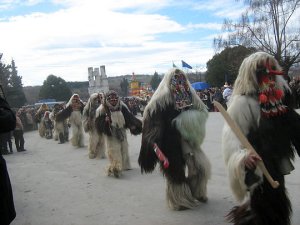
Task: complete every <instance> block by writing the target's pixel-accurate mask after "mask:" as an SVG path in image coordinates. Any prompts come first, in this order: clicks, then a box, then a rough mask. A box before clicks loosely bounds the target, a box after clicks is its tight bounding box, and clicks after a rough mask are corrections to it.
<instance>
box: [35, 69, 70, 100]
mask: <svg viewBox="0 0 300 225" xmlns="http://www.w3.org/2000/svg"><path fill="white" fill-rule="evenodd" d="M71 96H72V92H71V89H70V88H69V87H68V85H67V83H66V81H65V80H64V79H62V78H60V77H57V76H54V75H49V76H48V77H47V79H46V80H45V81H44V83H43V85H42V87H41V89H40V93H39V98H40V99H45V98H53V99H56V101H68V100H69V99H70V97H71Z"/></svg>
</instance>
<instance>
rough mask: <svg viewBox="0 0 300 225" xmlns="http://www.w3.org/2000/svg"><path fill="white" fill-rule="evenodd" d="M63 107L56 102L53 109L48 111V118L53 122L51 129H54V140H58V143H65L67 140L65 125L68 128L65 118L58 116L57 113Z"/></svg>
mask: <svg viewBox="0 0 300 225" xmlns="http://www.w3.org/2000/svg"><path fill="white" fill-rule="evenodd" d="M63 109H64V107H63V105H62V104H59V103H56V104H55V105H54V106H53V111H52V112H51V113H50V119H51V121H52V123H53V129H54V134H53V136H54V140H56V141H57V140H59V144H63V143H65V141H67V132H66V127H67V129H68V125H67V119H64V118H59V117H58V116H57V114H58V113H59V112H60V111H62V110H63Z"/></svg>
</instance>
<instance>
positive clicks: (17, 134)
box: [14, 111, 26, 152]
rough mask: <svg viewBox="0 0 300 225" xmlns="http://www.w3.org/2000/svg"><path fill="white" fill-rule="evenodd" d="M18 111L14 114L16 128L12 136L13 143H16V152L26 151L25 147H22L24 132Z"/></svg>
mask: <svg viewBox="0 0 300 225" xmlns="http://www.w3.org/2000/svg"><path fill="white" fill-rule="evenodd" d="M19 116H20V111H18V112H17V114H16V128H15V130H14V138H15V144H16V148H17V151H18V152H23V151H26V149H24V143H25V140H24V136H23V134H24V132H23V124H22V121H21V119H20V117H19Z"/></svg>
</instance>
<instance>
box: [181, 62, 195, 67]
mask: <svg viewBox="0 0 300 225" xmlns="http://www.w3.org/2000/svg"><path fill="white" fill-rule="evenodd" d="M181 62H182V67H186V68H189V69H193V67H191V66H190V65H189V64H187V63H186V62H185V61H183V60H181Z"/></svg>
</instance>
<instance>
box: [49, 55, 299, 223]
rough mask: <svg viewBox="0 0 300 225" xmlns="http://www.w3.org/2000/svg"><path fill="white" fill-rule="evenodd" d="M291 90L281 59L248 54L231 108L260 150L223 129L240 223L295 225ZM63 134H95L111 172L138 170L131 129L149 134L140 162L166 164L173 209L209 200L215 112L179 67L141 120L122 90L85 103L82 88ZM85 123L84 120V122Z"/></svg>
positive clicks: (92, 140)
mask: <svg viewBox="0 0 300 225" xmlns="http://www.w3.org/2000/svg"><path fill="white" fill-rule="evenodd" d="M289 95H290V89H289V86H288V84H287V82H286V81H285V80H284V78H283V76H282V72H281V68H280V66H279V64H278V62H277V61H276V60H275V59H274V58H273V57H272V56H271V55H269V54H267V53H264V52H257V53H254V54H252V55H250V56H248V57H247V58H245V59H244V61H243V63H242V64H241V66H240V69H239V74H238V76H237V79H236V81H235V83H234V88H233V93H232V96H231V98H230V102H229V106H228V109H227V112H228V114H229V115H230V117H231V118H232V119H233V121H235V122H236V124H237V125H238V126H239V127H240V129H241V131H242V133H243V134H244V135H245V136H246V137H247V139H248V140H249V142H250V143H251V145H252V146H253V147H254V149H255V150H256V152H257V153H258V154H255V153H253V152H251V151H249V150H248V149H245V147H244V146H242V145H241V142H240V141H239V140H238V138H237V137H236V135H235V134H234V133H233V131H232V130H231V128H230V126H228V125H227V124H225V126H224V129H223V133H222V151H223V156H224V160H225V164H226V166H227V169H228V175H229V180H230V187H231V189H232V192H233V194H234V196H235V197H236V199H237V200H238V201H239V202H240V205H238V206H236V207H234V208H233V209H232V210H231V211H230V212H229V213H228V215H227V219H228V221H229V222H231V223H233V224H235V225H250V224H251V225H290V223H291V222H290V218H291V213H292V206H291V203H290V200H289V197H288V194H287V190H286V188H285V180H284V175H287V174H289V173H290V172H291V171H292V170H293V169H294V168H293V164H292V161H293V159H294V156H295V153H298V155H299V154H300V116H299V115H298V114H297V113H296V112H295V111H294V110H293V109H292V108H291V107H289V105H288V104H286V103H285V101H286V99H287V98H288V96H289ZM52 118H54V121H55V124H54V127H55V135H57V138H58V139H59V140H60V142H61V143H63V142H64V141H65V140H66V139H68V138H67V137H66V136H67V135H68V134H67V133H66V131H67V129H66V126H67V122H66V120H67V118H68V119H69V123H70V124H71V128H72V135H73V137H72V138H71V143H72V144H73V145H74V146H78V147H82V146H83V132H84V131H85V132H88V133H89V145H88V150H89V158H91V159H93V158H96V157H100V158H105V157H106V156H107V157H108V159H109V165H108V167H107V169H106V172H107V175H109V176H114V177H120V176H121V175H122V172H123V171H125V170H129V169H130V168H131V165H130V159H129V154H128V142H127V137H126V129H129V131H130V133H131V134H133V135H138V134H141V133H142V141H141V149H140V154H139V157H138V163H139V165H140V168H141V172H142V173H151V172H153V171H154V169H155V168H156V165H157V164H159V166H160V171H161V172H162V174H163V175H164V177H165V179H166V200H167V204H168V206H169V208H170V209H173V210H183V209H191V208H194V207H197V206H198V205H199V204H201V203H205V202H206V201H207V200H208V197H207V182H208V180H209V178H210V175H211V165H210V162H209V159H208V158H207V157H206V155H205V153H204V151H203V150H202V148H201V144H202V143H203V140H204V137H205V125H206V121H207V118H208V111H207V107H206V106H205V104H204V103H203V102H202V101H201V100H200V98H199V97H198V95H197V94H196V92H195V90H194V89H193V88H192V87H191V84H190V82H189V81H188V78H187V75H186V74H185V73H184V72H183V71H182V70H180V69H177V68H173V69H171V70H170V71H169V72H168V73H167V74H166V75H165V76H164V78H163V80H162V81H161V83H160V85H159V87H158V88H157V90H156V91H155V93H154V94H153V96H152V98H151V99H150V101H149V102H148V104H147V106H146V108H145V110H144V114H143V121H140V120H139V119H137V118H136V117H135V116H134V115H133V114H132V113H131V112H130V110H129V109H128V107H127V106H126V105H125V104H124V103H123V102H122V101H121V100H120V98H119V96H118V94H117V93H116V92H115V91H109V92H108V93H106V94H98V93H96V94H92V95H91V96H90V98H89V100H88V102H87V104H86V105H85V106H84V105H83V103H82V101H81V100H80V98H79V96H78V95H77V94H74V95H73V96H72V97H71V99H70V101H69V102H68V103H67V105H66V107H65V108H57V109H55V110H54V111H53V115H52ZM82 121H83V123H82ZM260 161H263V162H264V164H265V166H266V168H267V170H268V171H269V173H270V174H271V176H272V177H273V178H274V180H276V181H278V182H279V184H280V185H279V187H277V188H273V187H272V186H271V185H270V184H269V183H268V181H267V180H266V179H265V177H264V175H263V174H262V171H261V170H260V168H259V167H258V166H257V163H258V162H260Z"/></svg>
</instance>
